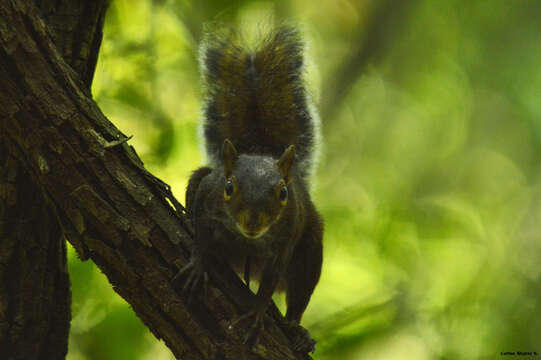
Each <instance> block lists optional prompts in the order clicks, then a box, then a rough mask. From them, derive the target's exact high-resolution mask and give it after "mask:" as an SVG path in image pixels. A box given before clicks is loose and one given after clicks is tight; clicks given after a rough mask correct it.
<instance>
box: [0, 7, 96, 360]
mask: <svg viewBox="0 0 541 360" xmlns="http://www.w3.org/2000/svg"><path fill="white" fill-rule="evenodd" d="M38 6H39V8H40V10H41V11H42V14H43V15H44V16H43V18H45V19H46V22H47V23H48V24H49V25H50V26H49V34H50V35H52V38H53V39H54V42H55V44H56V45H57V46H58V48H59V49H61V53H62V56H63V57H64V59H65V60H66V61H67V62H68V63H69V64H70V65H71V66H72V67H73V68H74V69H75V70H76V71H77V72H78V73H79V74H80V75H81V77H82V78H83V79H85V80H86V82H85V85H86V88H87V89H89V88H90V85H91V80H92V75H93V72H94V68H95V65H96V59H97V49H98V48H99V42H100V41H101V37H102V34H101V30H102V25H103V18H104V15H105V9H106V3H105V1H96V2H86V3H85V2H84V1H54V2H53V1H39V2H38ZM58 10H60V11H58ZM60 24H62V25H63V26H55V25H60ZM62 29H64V31H62ZM68 30H69V31H68ZM93 49H95V51H92V50H93ZM0 91H2V90H0ZM5 135H6V134H5V132H4V131H1V132H0V354H1V355H2V358H11V359H62V358H64V357H65V356H66V353H67V346H68V332H69V327H70V326H69V325H70V319H71V313H70V305H71V294H70V290H69V286H70V285H69V277H68V273H67V269H66V246H65V239H64V237H63V235H62V229H61V227H60V224H59V222H58V220H57V217H56V214H55V209H54V206H53V205H52V203H51V202H50V201H49V200H48V198H47V196H46V195H45V194H44V193H43V192H42V189H40V187H39V186H38V184H36V183H35V180H34V179H33V178H32V177H31V176H30V172H29V166H28V164H26V162H25V161H24V155H23V154H22V153H21V151H20V150H19V149H17V147H16V146H13V145H14V144H13V143H10V142H8V139H7V137H5Z"/></svg>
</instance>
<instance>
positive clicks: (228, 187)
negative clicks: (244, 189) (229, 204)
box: [224, 180, 235, 200]
mask: <svg viewBox="0 0 541 360" xmlns="http://www.w3.org/2000/svg"><path fill="white" fill-rule="evenodd" d="M234 190H235V185H233V181H231V180H227V181H226V182H225V187H224V197H225V199H226V200H229V198H231V195H233V191H234Z"/></svg>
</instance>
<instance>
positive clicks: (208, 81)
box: [200, 26, 319, 177]
mask: <svg viewBox="0 0 541 360" xmlns="http://www.w3.org/2000/svg"><path fill="white" fill-rule="evenodd" d="M303 50H304V44H303V42H302V39H301V36H300V34H299V32H298V30H297V29H296V28H294V27H291V26H281V27H279V28H277V29H275V30H273V31H271V32H269V34H268V35H267V36H265V38H264V39H262V40H261V41H260V43H259V45H258V46H257V47H255V48H254V49H252V50H250V49H249V48H248V47H247V46H245V45H244V44H242V43H240V40H239V36H238V34H237V33H234V32H232V31H225V34H224V31H214V32H208V33H207V34H206V39H205V41H204V42H203V44H202V47H201V59H200V61H201V69H202V72H203V82H204V88H205V106H204V109H203V112H204V122H203V124H202V125H203V132H204V138H205V142H206V145H205V146H206V150H207V153H208V155H209V158H210V162H211V164H212V165H215V164H217V163H220V162H221V161H222V160H221V159H222V154H221V151H222V145H223V142H224V140H225V139H229V140H230V141H231V142H232V143H233V145H234V146H235V148H236V149H237V150H238V152H239V153H248V154H261V155H271V156H273V157H275V158H279V157H280V155H281V154H282V153H283V152H284V150H285V149H286V148H287V147H288V146H289V145H295V152H296V163H297V168H298V170H299V171H300V173H301V176H303V177H304V176H306V175H309V173H310V172H311V167H312V166H313V163H314V156H315V155H314V153H315V145H316V144H315V143H316V140H317V137H318V134H317V132H318V131H319V126H318V124H317V121H318V119H317V115H316V114H315V111H312V110H311V104H310V99H309V98H308V94H307V92H306V89H305V87H304V83H303V62H304V57H303Z"/></svg>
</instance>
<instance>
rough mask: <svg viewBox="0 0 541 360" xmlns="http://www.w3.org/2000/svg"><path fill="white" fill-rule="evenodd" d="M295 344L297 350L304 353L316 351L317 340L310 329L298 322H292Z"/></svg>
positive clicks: (293, 342)
mask: <svg viewBox="0 0 541 360" xmlns="http://www.w3.org/2000/svg"><path fill="white" fill-rule="evenodd" d="M289 326H290V327H291V334H292V339H291V343H292V344H293V349H294V350H295V351H299V352H303V353H309V352H310V353H313V352H314V351H316V341H315V340H314V339H312V336H310V333H309V332H308V330H306V329H305V328H303V327H302V326H300V325H298V324H290V325H289Z"/></svg>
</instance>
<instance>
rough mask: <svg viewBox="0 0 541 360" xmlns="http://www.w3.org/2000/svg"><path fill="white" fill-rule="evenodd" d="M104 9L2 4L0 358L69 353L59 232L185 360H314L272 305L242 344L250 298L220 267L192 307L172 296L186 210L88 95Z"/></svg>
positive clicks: (184, 251) (184, 247) (183, 250)
mask: <svg viewBox="0 0 541 360" xmlns="http://www.w3.org/2000/svg"><path fill="white" fill-rule="evenodd" d="M105 6H106V3H105V2H104V1H95V0H86V1H84V0H79V1H69V0H65V1H61V0H57V1H52V0H51V1H36V2H35V3H33V2H31V1H23V0H4V1H0V139H1V140H2V142H1V146H0V161H4V162H5V163H4V164H3V165H2V168H1V169H0V176H1V178H0V179H1V180H0V181H1V183H0V186H1V187H0V199H1V201H2V205H1V206H0V216H1V220H0V234H1V235H0V236H1V243H0V259H1V260H2V261H0V276H2V280H3V282H2V284H3V287H2V288H1V293H0V346H2V348H0V354H2V355H4V354H8V358H9V357H11V358H24V359H28V358H61V357H63V356H64V355H65V353H66V343H67V331H68V328H69V325H68V322H69V289H68V286H69V283H68V281H69V280H68V277H67V274H66V270H65V261H66V259H65V248H64V244H63V242H62V234H63V235H64V236H65V237H66V238H67V239H68V240H69V241H70V243H71V244H72V245H73V246H74V247H75V249H76V250H77V253H78V255H79V257H80V258H81V259H83V260H84V259H87V258H90V259H92V261H94V262H95V263H96V264H97V265H98V266H99V267H100V269H101V270H102V271H103V272H104V273H105V274H106V275H107V277H108V279H109V281H110V282H111V284H112V286H113V288H114V290H115V291H116V292H118V293H119V294H120V295H121V296H122V297H123V298H124V299H126V301H127V302H128V303H130V304H131V306H132V308H133V310H134V311H135V312H136V313H137V315H138V316H139V317H140V318H141V319H142V320H143V322H144V323H145V324H146V325H147V326H148V328H149V329H150V330H151V331H152V332H153V333H154V334H155V335H156V337H157V338H161V339H164V341H165V343H166V344H167V346H168V347H169V348H170V349H171V351H172V352H173V353H174V354H175V356H177V357H178V358H182V359H306V358H309V357H308V355H304V354H298V353H294V352H293V351H292V350H291V344H290V343H289V341H288V338H289V337H290V336H288V334H287V327H286V326H285V324H284V323H283V318H282V316H281V315H280V314H279V312H278V310H277V309H276V308H275V307H271V309H270V310H269V312H268V313H269V316H271V317H272V318H273V319H274V320H275V321H274V323H272V324H269V326H266V328H265V332H264V333H262V334H261V336H260V342H259V345H258V346H256V347H255V348H254V349H249V348H248V347H247V346H245V345H243V344H242V343H241V339H242V337H243V334H244V333H245V331H246V330H247V329H246V328H245V327H241V326H240V325H239V326H235V327H232V326H231V320H232V319H234V318H236V317H238V316H239V315H241V314H243V313H245V312H246V311H247V310H248V309H250V308H251V305H252V304H253V300H254V296H253V294H252V293H251V292H250V290H249V289H248V288H247V287H246V286H245V285H243V283H242V282H241V281H240V280H239V279H238V277H237V276H236V275H235V274H234V273H233V272H232V271H231V270H230V269H229V268H227V267H225V266H224V265H222V264H216V268H215V269H211V271H210V277H211V281H210V284H209V285H210V286H209V289H208V293H207V294H206V296H200V297H199V298H198V299H196V302H195V303H194V304H192V305H191V306H188V305H187V304H186V302H185V299H184V298H183V297H182V295H179V292H178V291H177V290H176V289H175V288H173V286H172V285H171V281H170V279H171V278H172V276H173V275H174V274H175V273H176V272H177V271H178V269H179V268H180V267H181V266H183V265H185V264H186V263H187V259H188V257H189V251H188V249H189V247H190V243H191V238H190V236H189V233H190V232H189V226H188V222H187V221H186V216H185V214H184V212H183V211H184V210H183V207H182V206H181V205H180V204H179V203H178V202H177V201H176V200H175V198H174V197H173V196H172V194H171V191H170V189H169V187H168V186H167V185H166V184H164V183H163V182H161V181H160V180H159V179H157V178H155V177H154V176H152V175H151V174H150V173H149V172H148V171H146V170H145V169H144V167H143V164H142V162H141V161H140V159H139V158H138V156H137V154H136V153H135V151H134V150H133V148H131V147H130V146H129V145H128V144H127V143H126V142H125V140H126V137H125V136H124V135H123V134H122V133H121V132H120V131H119V130H118V129H116V128H115V127H114V126H113V125H112V124H111V123H110V122H109V121H108V120H107V119H106V118H105V117H104V116H103V114H102V113H101V111H100V109H99V108H98V107H97V105H96V104H95V103H94V102H93V101H92V99H91V96H90V91H89V87H90V83H91V80H92V76H93V72H94V67H95V63H96V59H97V53H98V49H99V44H100V41H101V27H102V26H103V15H104V12H105ZM28 289H31V291H29V290H28ZM41 318H43V320H40V319H41ZM4 339H7V340H4ZM4 342H5V344H4ZM51 342H52V344H53V346H52V345H51ZM32 346H33V347H34V348H31V347H32ZM120 346H125V345H120ZM53 347H54V349H52V348H53ZM49 348H51V349H49ZM6 351H7V352H6ZM47 351H51V352H50V353H49V352H47Z"/></svg>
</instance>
